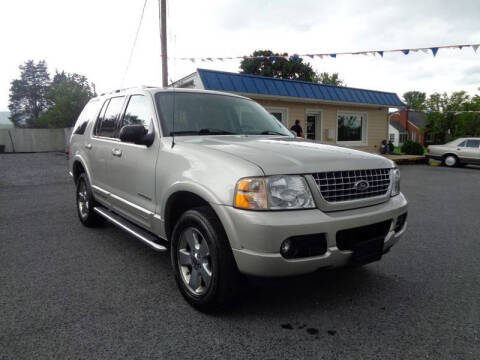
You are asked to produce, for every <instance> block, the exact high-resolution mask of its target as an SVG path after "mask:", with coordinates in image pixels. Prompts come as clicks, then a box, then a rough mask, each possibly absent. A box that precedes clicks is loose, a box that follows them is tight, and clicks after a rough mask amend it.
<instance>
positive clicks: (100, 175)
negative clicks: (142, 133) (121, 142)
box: [84, 96, 125, 206]
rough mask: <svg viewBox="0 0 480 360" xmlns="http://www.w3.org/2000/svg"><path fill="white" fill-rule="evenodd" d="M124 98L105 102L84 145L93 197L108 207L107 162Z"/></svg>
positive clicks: (114, 140) (115, 98)
mask: <svg viewBox="0 0 480 360" xmlns="http://www.w3.org/2000/svg"><path fill="white" fill-rule="evenodd" d="M124 101H125V97H124V96H121V97H113V98H110V99H107V100H105V102H104V104H103V106H102V109H101V111H100V113H99V115H98V118H97V120H96V122H95V125H94V127H93V128H92V132H91V136H90V138H89V139H88V141H87V142H86V143H85V145H84V146H85V148H86V151H87V152H88V154H89V156H88V158H89V167H90V176H91V179H90V181H91V183H92V184H91V185H92V189H93V192H94V194H95V197H96V198H97V200H98V201H99V202H101V203H102V204H103V205H105V206H109V204H110V202H109V194H110V191H111V189H110V185H109V175H108V161H109V160H110V149H111V147H112V146H111V143H112V142H113V143H115V142H116V141H118V140H116V139H115V129H116V125H117V119H118V116H119V114H120V112H121V109H122V106H123V103H124Z"/></svg>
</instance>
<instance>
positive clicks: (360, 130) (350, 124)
mask: <svg viewBox="0 0 480 360" xmlns="http://www.w3.org/2000/svg"><path fill="white" fill-rule="evenodd" d="M337 142H340V143H349V144H352V145H366V144H367V115H366V114H362V113H338V114H337Z"/></svg>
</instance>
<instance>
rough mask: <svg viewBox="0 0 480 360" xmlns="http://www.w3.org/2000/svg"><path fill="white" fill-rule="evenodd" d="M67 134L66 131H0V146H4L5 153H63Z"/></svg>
mask: <svg viewBox="0 0 480 360" xmlns="http://www.w3.org/2000/svg"><path fill="white" fill-rule="evenodd" d="M67 134H68V129H67V131H66V130H64V129H20V128H14V129H10V130H0V145H5V152H45V151H62V152H63V151H65V144H66V143H67V141H66V140H67V136H68V135H67Z"/></svg>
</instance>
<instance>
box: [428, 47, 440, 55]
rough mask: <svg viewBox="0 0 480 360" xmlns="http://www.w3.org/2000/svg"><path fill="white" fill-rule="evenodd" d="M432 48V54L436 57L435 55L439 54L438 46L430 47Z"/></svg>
mask: <svg viewBox="0 0 480 360" xmlns="http://www.w3.org/2000/svg"><path fill="white" fill-rule="evenodd" d="M430 50H432V54H433V56H434V57H435V55H437V52H438V47H433V48H430Z"/></svg>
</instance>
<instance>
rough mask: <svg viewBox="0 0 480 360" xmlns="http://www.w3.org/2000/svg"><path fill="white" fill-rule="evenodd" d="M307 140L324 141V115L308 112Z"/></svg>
mask: <svg viewBox="0 0 480 360" xmlns="http://www.w3.org/2000/svg"><path fill="white" fill-rule="evenodd" d="M305 138H306V139H310V140H318V141H321V140H322V114H321V113H319V112H307V118H306V131H305Z"/></svg>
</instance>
